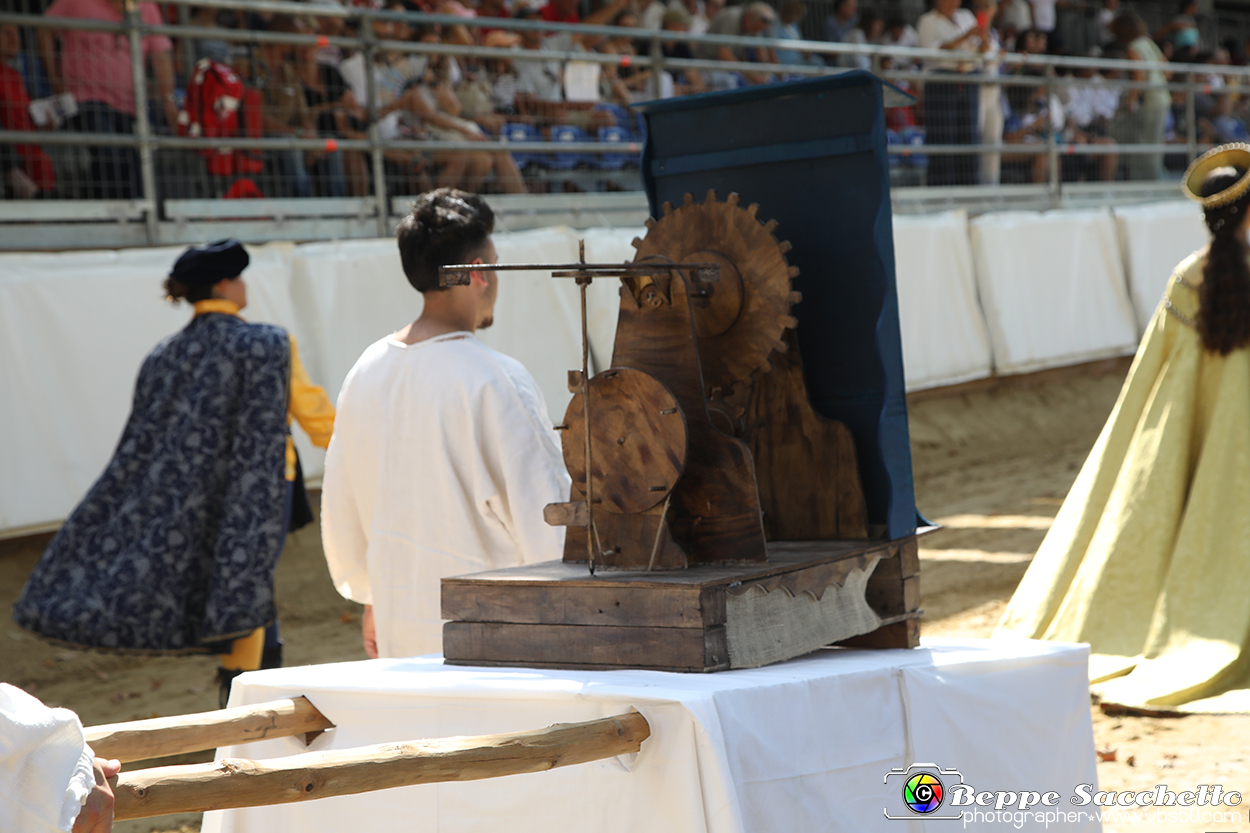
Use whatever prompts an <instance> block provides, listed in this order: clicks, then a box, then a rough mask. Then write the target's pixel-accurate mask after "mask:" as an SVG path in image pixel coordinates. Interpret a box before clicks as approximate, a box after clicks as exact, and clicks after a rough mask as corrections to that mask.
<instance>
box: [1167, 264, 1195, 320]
mask: <svg viewBox="0 0 1250 833" xmlns="http://www.w3.org/2000/svg"><path fill="white" fill-rule="evenodd" d="M1176 280H1177V282H1179V283H1183V281H1181V277H1180V275H1177V276H1176ZM1163 308H1164V309H1165V310H1167V311H1168V312H1170V313H1172V315H1174V316H1176V320H1177V321H1179V322H1181V323H1182V324H1184V325H1185V326H1186V327H1193V328H1194V329H1195V330H1196V329H1198V322H1197V321H1195V320H1194V319H1192V318H1190V317H1189V316H1188V315H1186V314H1185V313H1183V312H1181V311H1180V310H1178V309H1177V308H1176V307H1175V306H1173V305H1172V299H1171V298H1169V297H1168V296H1167V295H1166V294H1165V295H1164V296H1163Z"/></svg>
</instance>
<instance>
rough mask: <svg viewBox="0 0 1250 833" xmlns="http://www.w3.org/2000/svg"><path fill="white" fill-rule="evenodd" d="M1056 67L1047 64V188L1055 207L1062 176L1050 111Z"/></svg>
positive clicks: (1057, 142) (1056, 138)
mask: <svg viewBox="0 0 1250 833" xmlns="http://www.w3.org/2000/svg"><path fill="white" fill-rule="evenodd" d="M1054 79H1055V67H1054V64H1047V65H1046V157H1047V160H1046V161H1047V168H1048V170H1047V176H1046V182H1047V189H1048V191H1049V192H1050V202H1051V205H1053V206H1054V207H1055V208H1058V207H1059V198H1060V193H1059V189H1060V179H1061V178H1060V176H1059V137H1058V136H1056V135H1055V123H1054V113H1052V112H1050V107H1051V103H1052V100H1053V98H1052V97H1053V96H1054V94H1055V87H1054V83H1053V82H1054Z"/></svg>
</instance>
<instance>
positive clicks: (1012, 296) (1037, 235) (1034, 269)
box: [969, 209, 1137, 373]
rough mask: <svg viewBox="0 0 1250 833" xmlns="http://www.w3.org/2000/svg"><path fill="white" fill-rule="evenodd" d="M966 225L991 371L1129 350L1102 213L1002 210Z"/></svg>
mask: <svg viewBox="0 0 1250 833" xmlns="http://www.w3.org/2000/svg"><path fill="white" fill-rule="evenodd" d="M969 225H970V229H971V239H972V252H973V262H974V264H975V268H976V276H977V288H978V290H979V292H980V296H981V306H982V309H983V310H984V312H985V319H986V323H987V324H988V326H989V334H990V343H991V344H992V345H993V350H994V366H995V369H996V370H997V371H998V372H1000V373H1027V372H1030V371H1034V370H1041V369H1043V368H1047V367H1060V366H1063V365H1069V364H1078V363H1080V362H1085V361H1093V360H1094V359H1102V358H1108V357H1111V356H1121V355H1126V354H1130V353H1132V352H1133V351H1134V350H1135V349H1136V348H1137V323H1136V320H1135V316H1134V314H1133V308H1132V304H1131V302H1130V301H1129V297H1128V291H1127V288H1126V287H1125V284H1124V269H1123V267H1122V265H1121V262H1120V249H1119V244H1118V241H1117V238H1116V232H1115V224H1114V222H1113V221H1112V219H1111V212H1110V211H1108V210H1106V209H1096V210H1092V211H1050V212H1033V211H1008V212H1002V213H999V214H985V215H982V216H981V217H977V218H975V219H974V220H972V222H971V223H970V224H969Z"/></svg>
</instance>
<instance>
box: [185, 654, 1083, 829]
mask: <svg viewBox="0 0 1250 833" xmlns="http://www.w3.org/2000/svg"><path fill="white" fill-rule="evenodd" d="M1087 658H1088V650H1087V648H1086V646H1084V645H1064V644H1055V643H1043V642H1032V641H987V640H939V639H928V640H925V641H924V642H923V643H922V646H921V647H920V648H919V649H916V650H911V651H905V650H894V651H849V650H833V651H821V652H817V653H816V654H812V655H809V656H807V657H803V658H799V659H796V660H791V661H789V662H785V663H781V664H778V665H772V666H768V667H766V668H757V669H750V670H741V671H728V672H722V673H717V674H706V675H701V674H672V673H664V672H658V671H549V670H536V669H515V668H494V669H488V668H461V667H454V666H445V665H443V664H442V661H441V659H440V658H439V657H418V658H414V659H406V660H374V661H366V662H356V663H340V664H336V665H321V666H306V667H302V668H287V669H276V670H272V671H259V672H254V673H251V674H245V675H244V676H242V677H240V678H239V679H238V680H237V681H236V682H235V684H234V692H233V695H232V697H231V705H236V706H237V705H244V704H252V703H260V702H264V701H266V700H272V699H275V698H281V697H290V696H294V695H298V694H303V695H306V696H307V697H308V698H309V699H310V700H311V701H312V702H313V704H314V705H316V706H317V708H318V709H320V710H321V711H322V712H323V713H324V714H325V715H326V716H327V717H328V718H329V719H330V720H331V721H333V722H334V723H335V724H336V725H337V727H338V728H336V729H334V730H332V731H330V732H327V733H326V734H324V735H322V736H320V737H319V738H317V739H315V740H314V741H313V743H312V745H311V747H309V748H308V749H309V750H311V751H316V750H319V749H344V748H348V747H353V746H362V745H367V744H375V743H383V742H387V741H401V740H415V739H421V738H434V737H448V736H455V735H479V734H489V733H494V732H512V731H521V730H526V729H537V728H541V727H545V726H548V725H551V724H552V723H558V722H574V721H582V720H592V719H595V718H600V717H607V716H609V715H613V714H619V713H622V712H625V711H627V710H628V709H629V708H630V707H633V708H636V709H637V710H638V711H640V712H641V713H642V714H643V715H644V716H645V717H646V718H647V720H648V721H649V723H650V725H651V737H650V738H649V739H648V740H647V741H646V742H644V744H643V746H642V751H641V752H639V753H638V754H637V755H631V756H627V757H625V758H615V759H611V760H604V761H596V762H593V763H589V764H583V765H579V766H572V767H566V768H561V769H556V770H552V771H550V772H544V773H534V774H526V775H513V776H508V777H505V778H496V779H490V780H483V781H472V782H465V783H446V784H427V785H421V786H415V787H404V788H401V789H393V790H385V791H380V792H374V793H366V794H363V795H358V796H345V797H340V798H327V799H323V800H320V801H311V802H306V803H301V804H288V805H280V806H274V807H264V808H254V809H247V810H232V811H222V812H213V813H207V814H205V817H204V828H203V829H204V831H205V833H219V831H230V833H282V831H290V832H291V833H296V832H297V831H298V833H312V832H313V831H327V833H328V832H329V831H337V832H338V833H355V831H366V830H368V831H382V830H385V831H390V832H391V833H394V831H408V830H411V831H418V830H419V831H457V833H460V832H461V831H464V832H465V833H467V832H468V831H481V833H487V831H489V833H500V831H508V833H522V831H541V833H556V832H557V831H578V832H579V833H580V832H581V831H596V833H606V832H607V831H618V830H619V831H633V833H642V831H647V833H661V831H675V832H676V831H680V833H696V831H715V832H716V833H745V831H777V832H778V833H800V832H802V833H807V832H808V831H835V830H836V831H843V830H845V831H855V833H860V831H868V830H898V831H900V832H901V831H923V830H926V829H933V830H937V831H941V830H946V829H948V828H953V827H954V826H955V823H952V822H949V821H948V822H937V821H929V822H928V824H927V825H926V824H925V822H923V821H922V820H920V819H919V818H917V819H915V820H912V821H908V822H902V821H887V820H886V819H885V818H884V814H883V809H884V806H885V804H886V802H887V801H889V800H891V799H892V798H896V796H895V793H896V792H898V790H899V789H901V784H895V783H894V782H893V781H891V782H890V783H889V784H888V785H887V784H885V783H884V781H885V775H886V773H887V772H889V770H890V769H891V768H893V767H906V766H908V765H909V764H911V763H919V762H925V763H935V764H937V765H938V766H941V767H943V768H953V769H958V770H960V771H961V772H962V774H963V780H964V782H965V783H968V784H971V785H973V786H974V787H975V788H976V790H978V791H981V790H1035V791H1038V792H1046V791H1049V790H1055V791H1058V792H1060V793H1061V794H1062V795H1064V796H1067V795H1070V794H1071V793H1072V790H1073V788H1074V787H1075V785H1076V784H1079V783H1087V784H1094V783H1096V777H1097V776H1096V774H1095V762H1094V740H1093V728H1092V725H1091V721H1090V712H1089V694H1088V678H1087V676H1086V665H1087ZM303 751H306V748H305V746H304V743H303V740H302V739H297V738H282V739H278V740H272V741H264V742H261V743H254V744H248V745H246V746H238V747H232V748H227V749H222V750H219V751H218V756H219V757H243V758H252V759H263V758H272V757H279V756H283V755H292V754H298V753H300V752H303ZM896 780H897V779H896ZM1023 829H1038V830H1040V829H1042V825H1041V824H1037V825H1032V824H1026V825H1025V826H1024V828H1023ZM1068 829H1077V830H1096V829H1098V828H1097V824H1096V823H1094V822H1088V823H1087V824H1086V825H1085V826H1080V825H1078V826H1076V827H1069V828H1068Z"/></svg>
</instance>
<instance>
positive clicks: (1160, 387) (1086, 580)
mask: <svg viewBox="0 0 1250 833" xmlns="http://www.w3.org/2000/svg"><path fill="white" fill-rule="evenodd" d="M1184 189H1185V192H1186V195H1187V196H1189V197H1190V198H1191V199H1194V200H1196V201H1197V202H1199V203H1201V205H1202V207H1203V214H1204V217H1205V219H1206V223H1207V227H1208V228H1209V229H1210V231H1211V242H1210V243H1209V244H1208V245H1207V247H1206V248H1204V249H1201V250H1199V251H1197V252H1195V253H1194V254H1192V255H1190V256H1189V257H1187V258H1186V259H1185V260H1183V261H1181V263H1180V264H1179V265H1178V266H1177V267H1176V269H1175V271H1173V273H1172V276H1171V278H1170V279H1169V280H1168V286H1167V290H1166V292H1165V293H1164V297H1163V301H1162V303H1161V304H1160V305H1159V309H1158V310H1157V311H1156V312H1155V315H1154V318H1153V319H1152V320H1151V322H1150V324H1149V326H1148V327H1147V330H1146V334H1145V336H1144V337H1143V339H1142V342H1141V345H1140V346H1139V347H1138V349H1137V356H1136V358H1134V360H1133V365H1132V368H1131V370H1130V371H1129V375H1128V379H1127V380H1126V381H1125V383H1124V388H1123V389H1122V390H1121V391H1120V397H1119V400H1118V401H1117V402H1116V405H1115V409H1114V410H1113V411H1112V413H1111V417H1110V418H1109V419H1108V420H1107V424H1106V425H1105V426H1104V427H1103V430H1102V434H1101V435H1100V436H1099V438H1098V441H1097V443H1096V444H1095V445H1094V448H1093V450H1092V451H1091V452H1090V455H1089V458H1088V459H1087V460H1086V461H1085V465H1084V467H1083V468H1082V469H1081V473H1080V475H1078V477H1077V479H1076V482H1075V483H1074V484H1073V486H1072V490H1071V491H1070V492H1069V493H1068V497H1067V499H1066V500H1065V501H1064V504H1063V507H1062V508H1061V509H1060V510H1059V514H1058V516H1057V517H1056V518H1055V523H1054V525H1053V526H1052V527H1051V529H1050V532H1049V533H1047V535H1046V538H1045V540H1044V541H1043V542H1042V546H1041V548H1040V549H1039V550H1038V553H1037V555H1036V557H1034V559H1033V563H1032V564H1031V565H1030V567H1029V570H1028V572H1027V573H1026V574H1025V576H1024V579H1023V580H1022V581H1021V583H1020V586H1019V587H1018V588H1017V590H1016V592H1015V595H1014V596H1013V597H1012V599H1011V602H1010V603H1009V605H1008V607H1007V611H1006V613H1005V614H1004V615H1003V619H1002V621H1001V622H1000V623H999V626H998V630H997V631H996V633H995V636H996V637H998V636H1003V635H1015V636H1023V637H1031V638H1037V639H1051V640H1057V641H1064V642H1088V643H1089V645H1090V649H1091V657H1090V679H1091V681H1092V682H1093V683H1094V691H1095V693H1096V694H1098V695H1099V696H1100V697H1101V698H1102V699H1103V700H1104V701H1110V702H1115V703H1122V704H1125V705H1129V706H1137V707H1150V708H1159V707H1165V708H1166V707H1183V710H1186V711H1235V712H1241V711H1246V712H1250V244H1248V243H1247V234H1248V233H1250V145H1244V144H1243V145H1226V146H1223V147H1220V148H1216V149H1215V150H1212V151H1210V152H1209V153H1207V154H1205V155H1203V156H1202V157H1200V158H1199V159H1198V160H1197V161H1195V162H1194V164H1193V165H1191V166H1190V169H1189V170H1188V171H1187V172H1186V174H1185V180H1184Z"/></svg>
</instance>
